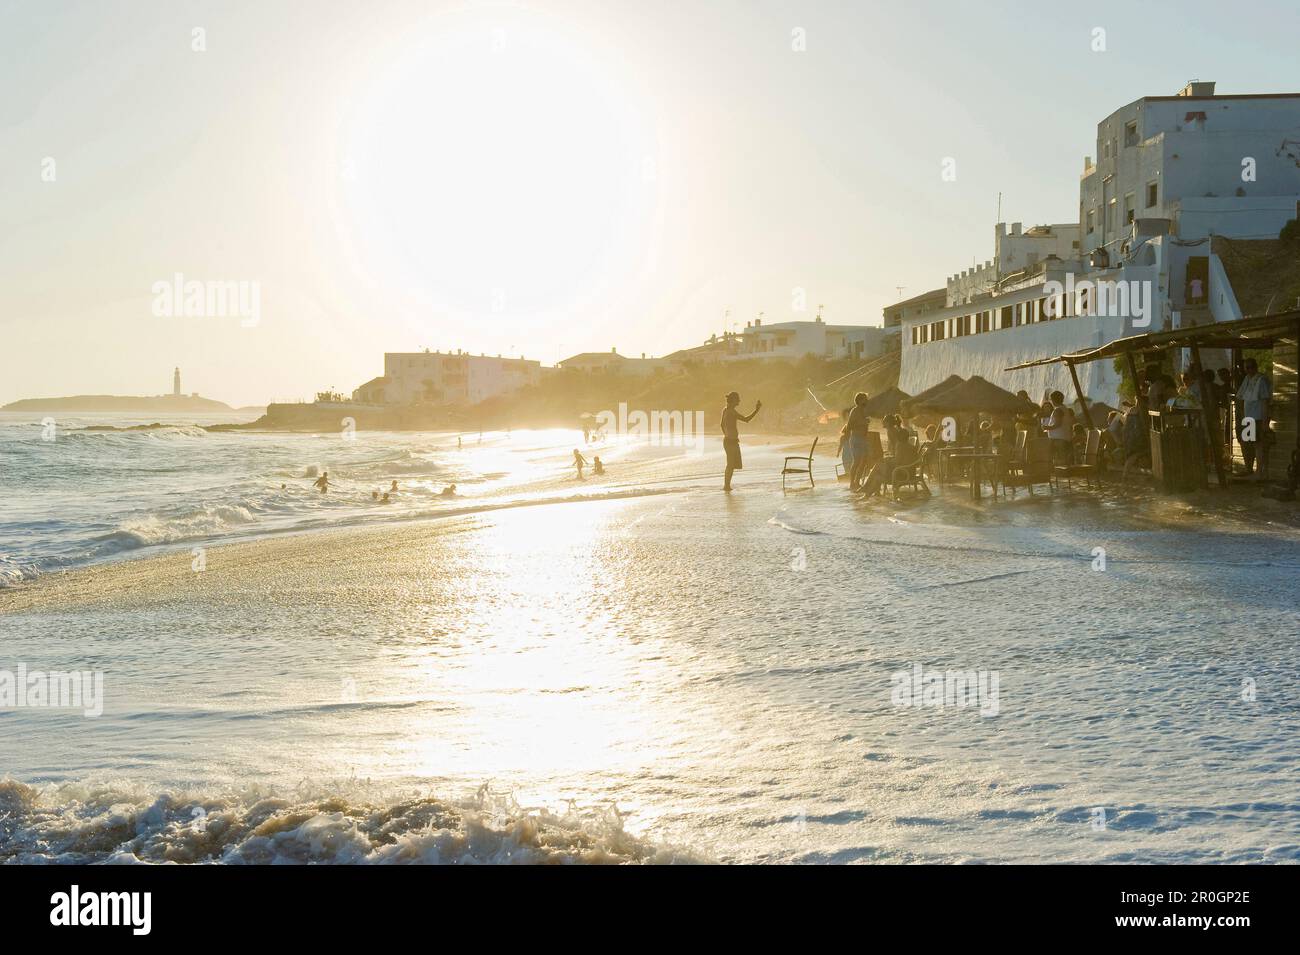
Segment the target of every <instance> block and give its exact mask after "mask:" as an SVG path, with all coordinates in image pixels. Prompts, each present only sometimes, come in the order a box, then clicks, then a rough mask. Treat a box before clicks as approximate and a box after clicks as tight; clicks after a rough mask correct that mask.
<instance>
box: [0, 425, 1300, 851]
mask: <svg viewBox="0 0 1300 955" xmlns="http://www.w3.org/2000/svg"><path fill="white" fill-rule="evenodd" d="M213 420H215V419H212V420H205V419H197V420H187V421H184V422H181V423H174V422H173V423H167V422H164V423H162V424H163V426H161V427H136V426H147V425H150V424H153V423H155V422H153V421H152V420H150V419H147V418H140V419H134V418H124V417H122V416H111V417H109V416H93V415H87V416H83V417H75V418H67V419H64V418H60V419H59V420H58V421H57V422H56V428H55V430H54V433H53V434H52V435H51V434H50V429H49V426H48V423H46V424H44V425H43V424H42V417H41V416H34V415H15V414H7V415H0V580H2V581H3V585H2V586H0V861H4V862H9V863H22V862H41V863H86V862H91V863H193V864H248V863H255V864H256V863H340V864H344V863H346V864H353V863H355V864H390V863H456V864H468V863H475V864H477V863H488V864H517V863H532V862H558V863H655V862H679V863H694V862H724V863H729V862H736V863H744V862H757V863H943V864H949V863H1011V862H1015V863H1029V862H1032V863H1044V862H1053V863H1057V862H1059V863H1084V862H1099V863H1133V862H1139V863H1142V862H1147V863H1161V862H1193V863H1201V862H1205V863H1232V864H1239V863H1295V862H1296V861H1300V798H1298V797H1297V793H1300V749H1297V747H1296V745H1295V740H1296V739H1297V730H1300V661H1298V659H1297V655H1296V653H1295V640H1296V634H1297V633H1300V609H1298V606H1297V601H1296V590H1295V580H1296V573H1297V571H1298V570H1300V546H1298V544H1300V534H1297V531H1296V529H1295V527H1294V526H1293V524H1292V523H1291V522H1290V521H1289V520H1288V519H1287V515H1286V512H1285V511H1282V510H1273V509H1270V508H1278V507H1280V505H1277V504H1276V503H1275V502H1259V503H1255V502H1254V501H1253V499H1251V500H1245V499H1243V500H1244V503H1242V502H1240V501H1238V502H1237V503H1233V504H1223V503H1220V502H1217V501H1215V500H1214V499H1213V498H1212V496H1211V495H1209V494H1207V495H1203V496H1195V495H1193V496H1190V497H1187V498H1178V499H1160V498H1157V497H1154V496H1153V495H1152V494H1150V493H1148V492H1145V491H1141V490H1138V489H1122V488H1118V487H1116V486H1114V485H1107V486H1105V487H1103V488H1102V489H1100V490H1091V489H1087V488H1075V489H1072V490H1069V491H1066V490H1062V491H1061V492H1059V493H1049V492H1048V491H1047V490H1046V489H1045V488H1041V487H1040V488H1039V489H1038V491H1037V493H1036V494H1034V495H1032V496H1031V495H1029V494H1027V493H1025V492H1024V491H1021V492H1020V493H1019V494H1018V495H1017V496H1016V497H1015V498H1013V499H1006V498H1003V497H998V498H993V497H990V496H988V492H987V490H986V491H985V496H984V497H982V498H981V499H979V500H972V499H971V498H970V496H969V495H968V493H967V491H966V489H965V488H964V487H961V486H950V487H936V488H934V489H933V494H931V495H928V496H927V495H924V494H911V493H908V492H905V493H904V495H903V497H902V499H901V500H898V501H895V500H893V499H889V498H876V499H872V500H869V501H863V500H860V499H858V498H856V497H855V496H853V495H851V494H849V493H848V491H847V489H846V487H845V486H844V485H843V483H842V482H839V481H837V480H836V476H835V474H834V470H833V467H832V465H833V461H832V459H830V458H829V457H819V458H818V459H817V463H816V469H815V478H816V485H815V486H809V484H808V482H807V481H802V482H799V481H798V480H796V483H795V484H794V486H793V487H791V488H789V489H787V490H783V489H782V487H781V481H780V474H779V472H780V470H781V466H782V462H783V459H784V456H785V455H787V454H794V453H798V451H797V450H795V449H794V447H793V446H792V442H791V441H782V440H773V439H767V438H763V437H761V436H753V435H746V436H745V438H744V450H745V456H746V460H745V468H744V469H743V470H742V471H740V472H738V473H737V475H736V479H735V490H734V491H733V492H732V493H730V494H726V493H724V492H723V491H722V489H721V474H720V471H721V467H722V454H721V449H720V447H719V446H718V445H717V443H716V440H713V441H711V442H710V443H708V444H705V445H704V446H703V447H702V448H693V449H690V450H689V451H687V450H681V451H680V453H678V452H677V451H674V450H672V449H667V450H666V449H664V448H652V447H643V446H640V445H638V444H636V443H635V442H630V441H627V440H619V439H617V438H614V439H605V443H603V444H601V445H598V446H587V445H585V444H583V442H582V435H581V434H580V433H577V432H574V431H568V430H555V431H523V430H518V431H514V432H513V433H507V432H490V433H486V434H484V435H482V436H481V437H480V435H479V434H478V433H477V432H472V433H464V434H455V433H437V434H433V433H421V434H414V433H408V434H395V433H373V434H364V433H363V434H354V435H352V436H350V437H349V436H347V435H344V434H338V435H306V434H283V433H264V432H256V433H254V432H211V431H207V430H205V429H204V428H203V427H202V426H203V425H205V424H210V423H213ZM221 420H225V421H228V420H230V419H229V417H226V418H223V419H221ZM109 429H128V430H109ZM575 448H578V449H580V450H581V451H582V452H583V454H584V456H585V457H586V458H587V460H589V461H590V460H591V458H593V457H595V456H597V455H599V456H600V457H602V460H603V462H604V464H605V467H606V474H604V475H602V476H599V477H597V476H595V475H593V474H592V473H591V471H590V470H588V471H586V473H585V474H584V479H583V480H581V481H579V480H578V479H577V476H576V474H575V471H574V468H573V467H572V462H573V450H574V449H575ZM324 471H328V472H329V476H330V482H331V483H330V490H329V492H328V493H327V494H321V493H319V491H317V490H316V489H315V488H314V486H313V482H314V481H315V480H316V478H317V477H318V476H319V475H320V474H321V473H323V472H324ZM394 481H396V482H397V490H396V491H390V503H388V504H382V503H378V502H376V500H375V498H374V496H373V495H374V494H375V493H380V494H382V493H383V492H384V491H387V490H389V489H390V488H391V487H392V482H394ZM451 484H455V485H456V494H455V496H450V497H448V496H443V494H442V492H443V490H444V489H445V488H447V487H448V486H449V485H451ZM243 543H251V544H255V545H257V547H259V548H261V547H263V545H264V546H265V548H266V549H264V550H257V551H256V553H253V552H248V553H247V554H246V555H245V556H241V557H239V558H238V559H236V558H233V557H227V556H226V555H235V554H245V551H242V550H241V549H240V548H227V547H225V546H224V545H227V544H243ZM113 565H122V566H120V567H116V566H113ZM132 567H139V568H156V569H157V577H158V581H157V582H155V581H153V580H152V579H151V578H150V577H149V576H148V575H145V576H144V577H140V576H131V575H130V574H129V573H125V571H129V570H130V569H131V568H132ZM178 567H179V568H180V573H179V575H178V572H177V568H178ZM82 568H99V569H98V571H97V573H98V574H101V575H102V576H101V577H100V578H99V579H102V580H103V581H105V582H106V583H105V584H104V585H103V586H102V587H101V588H100V589H98V590H96V589H94V587H93V586H92V585H91V584H89V583H87V584H85V585H84V587H83V586H82V585H80V584H78V585H77V587H82V589H81V590H78V589H77V587H74V588H73V589H72V590H70V591H67V595H66V596H65V597H61V598H60V599H59V600H57V601H48V600H36V601H35V602H33V603H30V604H29V603H26V602H24V600H23V596H24V595H25V594H28V593H31V594H39V593H40V592H41V589H42V588H43V587H45V586H47V585H50V584H53V583H57V582H59V581H51V580H49V578H59V579H60V580H67V581H73V582H74V583H75V582H76V581H78V580H81V579H82V578H79V577H77V576H76V574H75V572H76V571H78V570H79V569H82ZM92 576H93V575H92ZM87 579H88V580H89V579H90V578H87ZM177 581H179V582H177ZM209 581H211V582H212V583H209ZM60 593H64V591H60ZM20 668H21V672H22V673H24V674H26V676H27V679H28V680H29V681H30V680H31V674H32V673H33V672H34V673H37V674H48V673H51V672H60V673H71V672H74V671H75V672H85V673H87V674H98V676H99V678H100V679H101V680H102V692H101V698H100V699H99V700H98V704H99V705H97V706H95V707H90V706H87V705H83V706H81V707H80V708H77V707H62V708H59V707H53V706H49V705H42V704H41V703H40V701H33V700H32V699H27V700H25V701H24V704H23V705H19V703H18V702H17V698H16V697H15V698H13V699H8V700H7V699H6V698H5V696H4V691H5V674H6V673H8V674H12V675H13V676H11V677H10V681H11V682H10V687H11V689H12V688H13V686H14V683H13V680H14V679H16V676H17V674H18V673H19V672H20ZM89 685H90V683H89V682H88V683H87V686H89ZM84 703H85V701H84V700H83V704H84ZM96 708H97V709H100V712H98V713H94V714H92V713H89V712H87V711H88V710H90V709H96Z"/></svg>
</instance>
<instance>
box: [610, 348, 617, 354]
mask: <svg viewBox="0 0 1300 955" xmlns="http://www.w3.org/2000/svg"><path fill="white" fill-rule="evenodd" d="M609 353H610V354H611V355H617V354H618V349H617V348H611V349H610V350H609Z"/></svg>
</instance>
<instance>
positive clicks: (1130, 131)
mask: <svg viewBox="0 0 1300 955" xmlns="http://www.w3.org/2000/svg"><path fill="white" fill-rule="evenodd" d="M1137 144H1138V124H1137V120H1134V121H1133V122H1131V123H1125V124H1124V145H1125V146H1136V145H1137Z"/></svg>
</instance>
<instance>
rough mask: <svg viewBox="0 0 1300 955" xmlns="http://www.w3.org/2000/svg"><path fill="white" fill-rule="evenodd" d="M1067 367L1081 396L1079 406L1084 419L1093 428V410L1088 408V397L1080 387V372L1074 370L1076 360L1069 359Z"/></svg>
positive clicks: (1075, 389)
mask: <svg viewBox="0 0 1300 955" xmlns="http://www.w3.org/2000/svg"><path fill="white" fill-rule="evenodd" d="M1065 367H1066V368H1068V369H1070V380H1071V381H1073V382H1074V393H1075V394H1076V395H1078V396H1079V407H1080V408H1082V409H1083V420H1084V421H1086V422H1088V430H1089V431H1091V430H1092V429H1093V425H1092V412H1091V411H1089V410H1088V399H1087V398H1085V397H1084V396H1083V389H1082V388H1080V387H1079V373H1078V372H1077V371H1075V370H1074V362H1072V361H1067V362H1066V363H1065Z"/></svg>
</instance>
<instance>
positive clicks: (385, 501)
mask: <svg viewBox="0 0 1300 955" xmlns="http://www.w3.org/2000/svg"><path fill="white" fill-rule="evenodd" d="M379 503H380V504H392V503H393V502H392V501H390V500H389V499H388V495H387V494H385V495H384V496H383V497H381V498H380V499H379Z"/></svg>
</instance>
